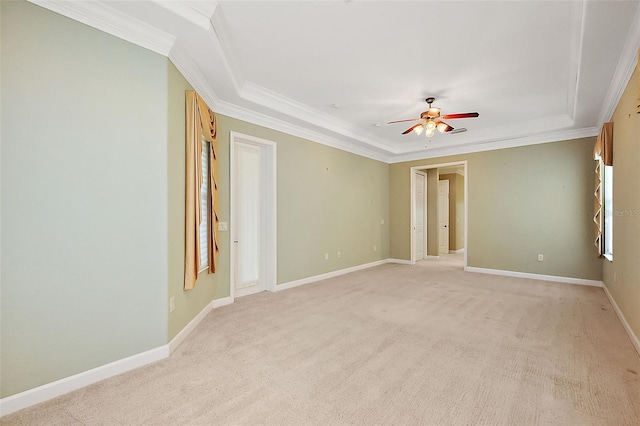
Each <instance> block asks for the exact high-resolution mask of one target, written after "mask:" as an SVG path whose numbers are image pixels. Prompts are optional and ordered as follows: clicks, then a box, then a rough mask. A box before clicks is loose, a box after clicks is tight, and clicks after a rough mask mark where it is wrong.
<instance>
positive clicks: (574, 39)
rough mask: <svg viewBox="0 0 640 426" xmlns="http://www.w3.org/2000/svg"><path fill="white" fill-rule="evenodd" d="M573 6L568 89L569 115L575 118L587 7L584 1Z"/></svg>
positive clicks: (572, 118)
mask: <svg viewBox="0 0 640 426" xmlns="http://www.w3.org/2000/svg"><path fill="white" fill-rule="evenodd" d="M572 7H573V10H572V15H573V16H572V26H573V29H572V31H571V33H572V36H571V49H570V52H569V55H568V59H569V81H568V89H567V115H568V116H569V117H570V118H571V120H575V118H576V110H577V104H578V87H579V84H580V69H581V68H582V51H583V47H584V46H583V45H584V29H585V19H586V7H585V2H584V1H578V2H574V3H573V4H572Z"/></svg>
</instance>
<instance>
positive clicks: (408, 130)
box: [402, 123, 422, 135]
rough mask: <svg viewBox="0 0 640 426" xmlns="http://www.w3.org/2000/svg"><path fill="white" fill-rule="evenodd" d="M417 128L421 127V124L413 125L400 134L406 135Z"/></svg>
mask: <svg viewBox="0 0 640 426" xmlns="http://www.w3.org/2000/svg"><path fill="white" fill-rule="evenodd" d="M418 126H422V123H418V124H416V125H413V126H411V127H409V128H408V129H407V130H405V131H404V132H402V134H403V135H406V134H407V133H409V132H411V131H412V130H413V129H415V128H416V127H418Z"/></svg>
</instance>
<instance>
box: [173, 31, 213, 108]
mask: <svg viewBox="0 0 640 426" xmlns="http://www.w3.org/2000/svg"><path fill="white" fill-rule="evenodd" d="M168 57H169V60H171V62H172V63H173V64H174V65H175V67H176V68H177V69H178V71H180V73H181V74H182V76H183V77H184V78H185V79H186V80H187V81H188V82H189V84H191V87H193V88H194V90H195V91H196V92H198V94H199V95H200V96H201V97H202V99H204V101H205V103H206V104H207V106H209V108H211V109H214V108H215V106H216V105H218V104H220V103H221V101H220V98H219V97H218V95H217V94H216V92H215V91H214V90H213V88H212V87H211V85H210V84H209V82H208V80H207V79H206V77H205V76H204V75H203V74H202V72H201V71H200V68H198V65H197V64H196V63H195V61H194V60H193V58H192V57H191V56H190V55H189V54H188V53H187V50H186V49H185V47H184V46H183V45H182V43H181V42H180V41H177V42H176V43H175V44H174V45H173V48H172V49H171V51H170V52H169V56H168Z"/></svg>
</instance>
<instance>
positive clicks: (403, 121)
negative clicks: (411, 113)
mask: <svg viewBox="0 0 640 426" xmlns="http://www.w3.org/2000/svg"><path fill="white" fill-rule="evenodd" d="M416 120H420V119H419V118H410V119H408V120H397V121H390V122H388V123H387V124H393V123H405V122H407V121H416Z"/></svg>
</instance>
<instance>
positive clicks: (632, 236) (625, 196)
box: [604, 69, 640, 339]
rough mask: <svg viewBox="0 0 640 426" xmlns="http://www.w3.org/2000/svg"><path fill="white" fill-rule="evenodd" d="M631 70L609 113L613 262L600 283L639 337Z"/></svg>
mask: <svg viewBox="0 0 640 426" xmlns="http://www.w3.org/2000/svg"><path fill="white" fill-rule="evenodd" d="M639 72H640V71H638V69H636V70H635V72H634V73H633V76H632V77H631V80H630V81H629V83H628V85H627V88H626V90H625V91H624V93H623V95H622V98H621V99H620V102H619V103H618V106H617V107H616V110H615V112H614V114H613V119H612V121H613V210H614V216H613V261H612V262H609V261H608V260H605V261H604V283H605V285H606V286H607V289H608V290H609V292H610V293H611V295H612V296H613V298H614V300H615V301H616V303H617V304H618V306H619V307H620V310H621V311H622V313H623V315H624V316H625V318H626V319H627V322H628V323H629V326H630V327H631V329H632V330H633V332H634V333H635V335H636V338H637V339H638V338H640V262H639V261H638V259H640V191H639V190H638V188H640V143H639V141H640V114H636V112H635V108H636V105H637V103H636V100H637V99H636V97H637V93H638V84H640V81H639V78H640V77H639V76H638V73H639Z"/></svg>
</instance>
